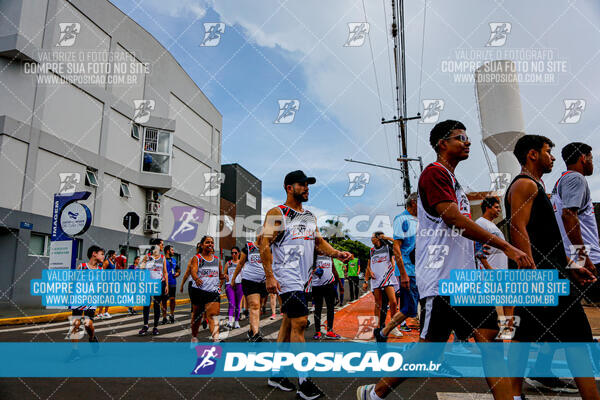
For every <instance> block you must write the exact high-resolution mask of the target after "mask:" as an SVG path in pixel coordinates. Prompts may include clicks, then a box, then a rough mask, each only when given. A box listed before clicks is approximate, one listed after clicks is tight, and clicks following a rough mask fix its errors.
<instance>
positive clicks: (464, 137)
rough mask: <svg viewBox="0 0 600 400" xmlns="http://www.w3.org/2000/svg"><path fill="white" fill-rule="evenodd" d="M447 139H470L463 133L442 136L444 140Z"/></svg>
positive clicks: (465, 140)
mask: <svg viewBox="0 0 600 400" xmlns="http://www.w3.org/2000/svg"><path fill="white" fill-rule="evenodd" d="M449 139H456V140H459V141H461V142H463V143H465V142H469V141H470V140H469V137H468V136H467V135H464V134H460V135H456V136H450V137H448V136H446V137H445V138H444V140H449Z"/></svg>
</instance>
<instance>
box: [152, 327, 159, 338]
mask: <svg viewBox="0 0 600 400" xmlns="http://www.w3.org/2000/svg"><path fill="white" fill-rule="evenodd" d="M152 334H153V335H154V336H156V335H158V328H157V327H154V329H152Z"/></svg>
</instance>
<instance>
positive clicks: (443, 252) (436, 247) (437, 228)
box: [415, 162, 476, 298]
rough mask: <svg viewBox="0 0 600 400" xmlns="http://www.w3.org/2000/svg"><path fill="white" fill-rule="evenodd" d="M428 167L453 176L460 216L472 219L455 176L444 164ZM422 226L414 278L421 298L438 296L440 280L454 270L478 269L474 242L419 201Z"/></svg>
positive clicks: (469, 208) (464, 196) (419, 229)
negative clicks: (430, 211)
mask: <svg viewBox="0 0 600 400" xmlns="http://www.w3.org/2000/svg"><path fill="white" fill-rule="evenodd" d="M427 168H443V169H444V170H445V171H446V173H448V174H449V175H450V178H451V180H452V183H453V189H454V193H455V195H456V199H457V201H458V209H459V210H460V212H461V214H463V215H464V216H466V217H468V218H471V206H470V204H469V199H468V198H467V195H466V193H465V191H464V190H463V188H462V187H461V185H460V184H459V183H458V181H457V180H456V177H455V176H454V174H453V173H452V172H450V171H449V170H448V169H447V168H446V167H444V166H443V165H442V164H440V163H438V162H435V163H433V164H431V165H430V166H428V167H427ZM417 205H418V211H417V218H418V221H419V226H418V228H417V235H416V242H417V244H416V252H415V261H416V262H415V275H416V281H417V288H418V289H419V296H420V298H425V297H429V296H437V295H438V294H439V281H440V279H449V278H450V271H452V270H453V269H476V266H475V250H474V243H473V241H471V240H469V239H467V238H465V237H463V236H461V235H460V232H459V231H458V230H457V229H456V228H454V229H453V228H451V227H449V226H448V225H446V223H445V222H444V220H443V219H442V218H441V217H440V216H437V215H431V214H429V213H428V212H427V211H426V210H425V207H424V206H423V203H422V202H421V198H420V196H419V199H418V201H417Z"/></svg>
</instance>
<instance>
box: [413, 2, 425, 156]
mask: <svg viewBox="0 0 600 400" xmlns="http://www.w3.org/2000/svg"><path fill="white" fill-rule="evenodd" d="M426 19H427V0H423V35H422V37H421V68H420V69H419V98H418V101H419V109H420V108H421V86H422V85H423V54H424V53H425V21H426ZM420 127H421V124H417V140H415V142H416V143H415V154H419V128H420Z"/></svg>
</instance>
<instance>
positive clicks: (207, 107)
mask: <svg viewBox="0 0 600 400" xmlns="http://www.w3.org/2000/svg"><path fill="white" fill-rule="evenodd" d="M0 15H2V19H3V21H2V23H0V84H1V85H2V86H3V95H2V96H0V152H1V157H0V170H1V171H2V173H1V174H0V187H1V188H2V194H1V195H0V252H1V254H2V255H3V267H2V269H1V270H0V293H1V294H2V296H1V298H0V306H1V305H4V306H9V307H14V306H15V305H19V306H23V305H27V306H34V305H39V304H41V302H40V298H39V297H38V298H33V297H31V296H30V295H29V292H30V289H29V281H30V280H31V279H34V278H36V279H39V278H40V276H41V274H40V271H41V270H42V269H44V268H47V265H48V257H47V255H48V247H49V233H50V219H51V216H52V199H53V196H54V194H55V193H57V192H58V191H59V189H60V188H61V185H65V184H69V185H73V188H74V189H76V190H77V191H81V190H87V191H90V192H91V196H90V197H89V199H88V200H86V201H85V204H86V205H87V206H88V207H89V208H90V210H91V211H92V215H93V220H92V227H91V228H90V229H89V230H88V231H87V232H86V233H85V234H84V235H82V237H81V238H80V240H81V243H80V253H81V254H80V258H81V257H85V250H86V249H87V248H88V246H89V245H91V244H92V243H97V244H99V245H101V246H102V247H104V248H106V249H115V250H118V249H119V246H122V245H124V244H125V241H126V229H125V228H124V227H123V226H122V220H123V216H124V215H125V214H126V213H127V212H129V211H135V212H136V213H137V214H138V215H139V216H140V218H141V220H142V221H141V223H140V225H139V226H138V227H137V228H135V229H134V230H133V231H132V234H133V235H132V239H131V243H132V245H133V246H134V251H135V247H137V246H139V245H142V244H147V243H148V240H149V238H151V237H154V236H159V237H162V238H164V239H165V241H166V242H170V243H174V244H175V248H176V251H177V253H178V254H180V255H181V257H182V258H183V260H184V261H187V258H188V257H189V256H191V255H192V254H193V249H194V248H195V243H196V242H197V241H198V240H199V238H200V237H201V236H202V235H204V234H207V233H212V232H213V231H214V230H216V229H214V227H212V226H210V225H215V224H213V223H211V224H210V225H209V221H216V220H217V217H218V216H219V214H220V213H219V198H220V197H219V193H218V189H217V191H216V193H213V192H214V191H213V190H212V189H211V188H210V186H211V185H210V182H211V180H212V178H213V177H214V176H218V175H219V173H220V170H221V163H220V161H221V160H220V158H221V127H222V116H221V114H220V113H219V111H218V110H217V109H216V108H215V106H214V105H213V104H212V103H211V102H210V100H209V99H208V98H207V97H206V96H205V95H204V94H203V93H202V91H201V90H200V89H199V88H198V86H197V85H196V84H195V83H194V81H193V80H192V79H191V78H190V77H189V76H188V75H187V73H186V72H185V71H184V70H183V68H182V67H181V65H179V64H178V63H177V61H176V60H175V59H174V58H173V56H172V55H171V54H170V53H169V52H168V51H167V50H166V49H165V48H164V47H163V46H162V45H161V44H160V43H159V42H158V41H157V40H156V39H155V38H154V37H153V36H152V35H150V34H149V33H148V32H147V31H145V30H144V29H143V28H141V27H140V26H139V25H138V24H137V23H135V22H134V21H133V20H132V19H130V18H129V17H128V16H126V15H125V14H124V13H123V12H121V11H120V10H119V9H118V8H117V7H115V6H114V5H113V4H112V3H110V2H109V1H107V0H98V1H83V0H6V1H3V2H1V3H0ZM4 19H8V20H9V21H10V23H8V22H7V21H4ZM77 177H79V180H78V179H77ZM63 189H64V186H63ZM259 193H260V191H259ZM259 199H260V198H259ZM258 204H260V200H259V203H258ZM259 207H260V205H259ZM181 224H184V225H185V228H186V229H181V230H180V231H179V232H177V227H178V226H180V225H181ZM215 239H216V240H217V246H218V238H215Z"/></svg>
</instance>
